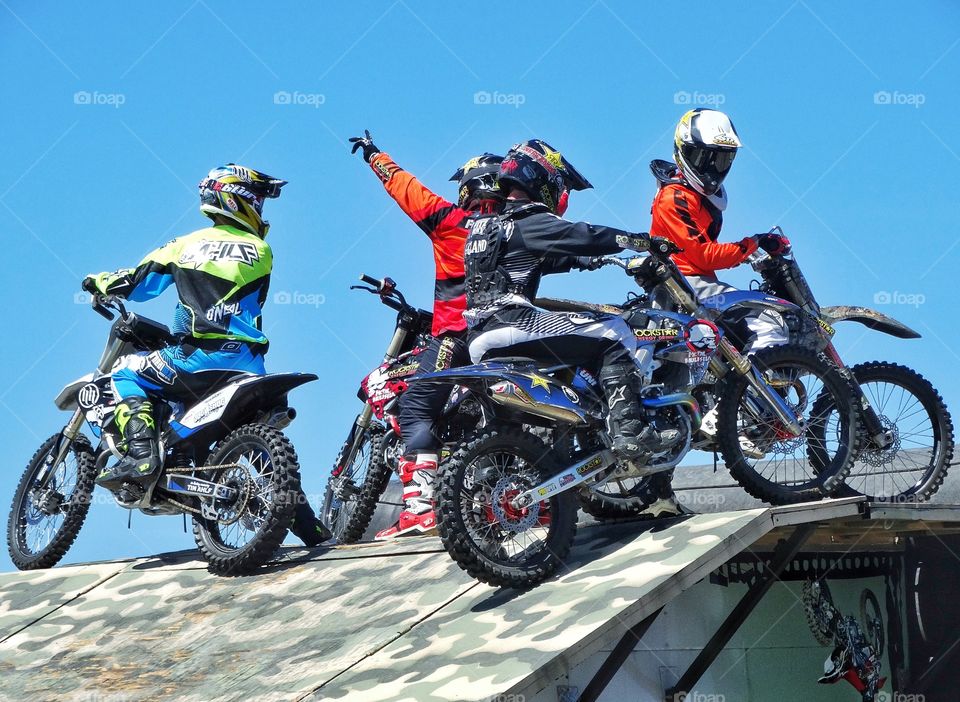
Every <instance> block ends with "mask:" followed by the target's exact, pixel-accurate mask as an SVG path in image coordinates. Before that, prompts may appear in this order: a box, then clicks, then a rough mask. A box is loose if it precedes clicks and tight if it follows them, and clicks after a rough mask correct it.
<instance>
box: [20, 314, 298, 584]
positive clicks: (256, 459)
mask: <svg viewBox="0 0 960 702" xmlns="http://www.w3.org/2000/svg"><path fill="white" fill-rule="evenodd" d="M92 307H93V310H94V311H95V312H97V313H98V314H100V315H101V316H103V317H105V318H106V319H108V320H113V319H114V317H115V313H116V315H119V316H117V318H116V321H114V322H113V324H112V325H111V328H110V335H109V337H108V341H107V344H106V347H105V349H104V351H103V354H102V356H101V358H100V363H99V364H98V365H97V369H96V371H94V372H93V373H89V374H87V375H85V376H83V377H81V378H79V379H77V380H75V381H73V382H72V383H69V384H68V385H67V386H66V387H64V388H63V390H61V392H60V394H59V395H58V396H57V398H56V401H55V402H56V405H57V407H58V408H59V409H61V410H66V411H72V412H73V414H72V416H71V417H70V420H69V421H68V422H67V424H66V426H65V427H64V428H63V429H62V430H60V431H59V432H58V433H56V434H54V435H53V436H51V437H50V438H49V439H47V440H46V441H45V442H43V444H42V445H41V446H40V448H39V449H38V450H37V452H36V453H35V454H34V455H33V458H31V459H30V462H29V464H28V465H27V468H26V470H25V471H24V473H23V477H22V478H21V479H20V483H19V485H18V486H17V490H16V493H15V495H14V497H13V504H12V506H11V509H10V517H9V520H8V523H7V543H8V546H9V551H10V558H11V559H12V560H13V562H14V564H15V565H16V566H17V568H20V569H21V570H29V569H35V568H49V567H51V566H53V565H56V564H57V563H58V562H59V561H60V559H61V558H63V556H64V555H65V554H66V553H67V551H68V550H69V548H70V546H71V545H72V544H73V542H74V539H76V537H77V534H78V533H79V532H80V528H81V527H82V526H83V522H84V519H86V516H87V512H88V510H89V508H90V501H91V495H92V493H93V489H94V479H95V478H96V476H97V475H98V473H99V472H100V471H101V470H102V469H103V468H105V467H106V465H107V463H108V462H110V461H111V460H120V459H122V458H123V457H124V455H125V452H124V447H123V440H122V438H121V433H120V430H119V428H118V427H117V424H116V421H115V417H114V412H115V409H116V405H117V401H118V400H117V398H115V397H114V394H113V390H112V387H111V377H110V376H111V371H112V369H113V368H114V364H115V363H116V362H117V361H118V359H120V358H121V357H122V356H125V355H127V354H130V353H134V352H151V351H156V350H158V349H161V348H163V347H165V346H169V345H173V344H176V343H177V342H178V340H177V339H176V338H175V337H174V336H173V335H172V334H171V333H170V331H169V329H167V327H166V326H164V325H163V324H160V323H158V322H154V321H152V320H150V319H147V318H145V317H141V316H139V315H136V314H134V313H132V312H127V310H126V309H125V307H124V304H123V302H122V300H120V299H119V298H117V297H112V296H107V297H105V296H99V295H97V296H94V297H93V298H92ZM316 379H317V376H315V375H311V374H306V373H277V374H270V375H262V376H261V375H252V374H249V373H230V372H225V373H224V374H223V375H222V376H221V377H220V378H219V379H218V381H217V383H216V384H215V385H213V386H212V387H210V388H209V390H208V391H207V393H206V394H205V396H204V397H201V398H198V399H197V401H196V402H193V403H189V404H183V403H179V402H174V401H168V400H165V399H164V398H162V397H152V398H151V399H152V400H153V403H154V420H155V421H156V424H157V428H158V434H159V437H160V439H159V452H160V456H161V457H162V461H163V463H162V466H161V469H160V472H159V474H158V477H157V479H156V481H155V482H154V483H153V484H152V485H151V486H149V487H148V488H146V489H140V488H139V487H138V486H134V485H133V484H129V488H128V489H127V490H125V491H118V494H115V495H114V499H115V500H116V502H117V504H119V505H120V506H121V507H124V508H126V509H129V510H133V509H139V510H140V511H141V512H143V513H144V514H147V515H150V516H154V515H178V514H189V515H190V517H191V518H192V520H193V535H194V538H195V540H196V543H197V547H198V548H199V549H200V553H201V554H202V555H203V557H204V558H205V559H206V560H207V562H208V564H209V567H210V570H211V571H213V572H215V573H221V574H228V573H242V572H248V571H250V570H253V569H255V568H257V567H258V566H260V565H262V564H263V563H264V562H266V561H267V560H268V559H269V558H270V557H271V556H272V555H273V554H274V553H275V551H276V549H277V547H278V546H279V545H280V544H281V543H282V541H283V538H284V536H286V533H287V529H288V527H289V526H290V524H291V521H292V519H293V514H294V510H295V508H296V501H297V499H298V496H299V494H300V469H299V465H298V463H297V454H296V452H295V451H294V448H293V445H292V444H291V443H290V440H289V439H288V438H287V437H286V436H285V435H284V434H283V432H282V431H281V429H282V428H283V427H285V426H286V425H287V424H289V423H290V421H291V420H292V419H293V418H294V417H295V416H296V412H295V410H293V409H292V408H291V407H289V405H288V403H287V393H288V392H289V391H290V390H292V389H294V388H296V387H298V386H300V385H303V384H304V383H308V382H310V381H313V380H316ZM84 424H86V425H87V427H88V428H89V431H90V433H91V434H92V435H93V436H94V438H95V440H96V444H94V443H93V442H92V441H91V440H90V439H89V438H88V437H87V436H86V435H85V434H84V433H83V432H82V429H83V427H84ZM127 485H128V484H125V486H127ZM121 495H123V496H124V497H126V498H129V499H121Z"/></svg>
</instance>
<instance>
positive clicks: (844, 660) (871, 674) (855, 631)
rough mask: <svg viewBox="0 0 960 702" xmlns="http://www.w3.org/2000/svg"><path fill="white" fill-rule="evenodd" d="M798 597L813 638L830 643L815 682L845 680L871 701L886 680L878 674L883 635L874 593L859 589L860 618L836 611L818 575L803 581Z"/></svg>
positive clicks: (864, 700) (828, 683) (823, 682)
mask: <svg viewBox="0 0 960 702" xmlns="http://www.w3.org/2000/svg"><path fill="white" fill-rule="evenodd" d="M801 600H802V602H803V608H804V612H805V613H806V616H807V625H808V626H809V627H810V631H811V633H812V634H813V636H814V638H815V639H816V640H817V642H818V643H819V644H820V645H821V646H832V647H833V648H832V651H831V653H830V656H829V657H828V658H827V661H826V663H825V664H824V674H823V676H821V677H820V679H819V680H817V682H818V683H820V684H821V685H832V684H834V683H837V682H839V681H840V680H846V681H847V682H849V683H850V684H851V685H853V687H854V689H856V691H857V692H859V693H860V694H861V697H862V699H863V702H874V701H875V700H876V699H877V692H879V691H880V690H881V689H882V688H883V685H884V683H885V682H886V678H884V677H882V676H881V674H880V672H881V669H882V667H883V666H882V663H881V656H883V646H884V642H885V639H884V631H883V615H882V613H881V612H880V603H879V602H878V601H877V596H876V595H874V594H873V592H872V591H871V590H869V589H864V590H863V591H862V592H861V593H860V621H857V619H856V617H854V616H852V615H851V616H847V617H845V616H843V615H842V614H841V613H840V610H839V609H837V607H836V605H835V604H834V603H833V596H832V595H831V594H830V587H829V586H828V585H827V581H826V580H824V579H822V578H821V579H818V580H808V581H806V582H805V583H804V584H803V588H802V590H801Z"/></svg>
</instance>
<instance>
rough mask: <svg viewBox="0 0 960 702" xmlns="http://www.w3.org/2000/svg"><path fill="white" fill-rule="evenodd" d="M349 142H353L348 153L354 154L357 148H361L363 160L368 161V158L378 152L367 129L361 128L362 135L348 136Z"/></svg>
mask: <svg viewBox="0 0 960 702" xmlns="http://www.w3.org/2000/svg"><path fill="white" fill-rule="evenodd" d="M350 143H351V144H353V148H352V149H351V150H350V153H352V154H355V153H357V151H358V150H360V149H363V160H364V161H366V162H367V163H370V159H372V158H373V157H374V156H376V155H377V154H378V153H380V149H378V148H377V145H376V144H374V143H373V138H372V137H371V136H370V130H369V129H364V130H363V136H362V137H350Z"/></svg>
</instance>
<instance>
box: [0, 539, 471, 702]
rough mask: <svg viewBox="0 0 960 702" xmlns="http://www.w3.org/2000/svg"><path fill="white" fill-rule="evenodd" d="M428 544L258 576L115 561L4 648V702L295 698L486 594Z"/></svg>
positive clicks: (351, 553) (0, 681)
mask: <svg viewBox="0 0 960 702" xmlns="http://www.w3.org/2000/svg"><path fill="white" fill-rule="evenodd" d="M415 541H417V542H420V544H418V545H415V544H408V545H405V546H403V547H401V546H400V545H390V546H388V547H386V548H378V549H377V550H379V551H380V552H381V553H380V554H378V557H376V558H372V557H367V556H368V555H372V553H370V551H371V550H372V549H369V548H366V549H364V548H358V549H350V550H346V551H340V550H336V551H328V552H327V553H324V554H322V556H321V558H318V559H316V560H311V561H309V562H290V563H287V564H282V565H281V566H280V567H279V568H278V569H276V570H275V571H274V572H269V573H266V574H263V575H259V576H256V577H249V578H216V577H213V576H211V575H209V574H208V573H207V572H206V570H204V569H202V568H197V567H194V568H191V567H190V565H191V563H189V562H184V563H179V564H176V565H171V566H164V565H162V564H159V565H158V563H157V562H156V561H149V560H147V561H135V562H133V563H123V564H114V566H115V569H117V570H119V571H120V572H118V573H116V574H115V575H113V577H112V578H110V579H109V580H106V581H105V582H104V583H103V584H102V585H101V586H100V587H97V588H95V589H93V590H91V591H89V592H87V593H86V594H85V595H83V596H82V597H78V598H76V599H75V600H73V601H72V602H70V603H69V604H67V605H66V606H63V607H61V608H60V609H57V610H56V611H53V612H51V613H50V614H48V615H47V616H46V617H44V618H42V619H40V620H39V621H37V622H36V623H34V624H33V625H32V626H30V627H29V628H28V629H26V630H24V631H21V632H20V633H18V634H15V635H14V636H12V637H10V638H9V639H7V640H6V641H4V642H3V643H0V699H4V700H7V699H18V700H52V699H58V700H70V699H78V700H80V699H104V700H107V699H111V697H110V695H114V696H115V697H114V699H118V700H119V699H123V700H124V701H125V702H134V701H139V700H151V701H153V700H163V699H169V700H196V701H197V702H207V701H209V700H244V701H246V700H253V699H256V700H292V699H295V698H297V697H298V696H300V695H301V694H302V693H304V692H309V691H310V690H312V689H315V688H317V687H319V686H320V685H322V684H323V683H324V682H326V681H327V680H329V679H330V678H332V677H334V676H335V675H337V674H338V673H340V672H342V671H343V670H345V669H346V668H348V667H349V666H350V665H352V664H354V663H355V662H356V661H358V660H361V659H362V658H363V657H364V656H365V655H367V654H369V653H371V652H373V651H375V650H376V649H378V648H379V647H382V646H383V645H385V644H387V643H389V642H390V641H391V640H392V639H394V638H395V637H397V636H398V635H399V634H401V633H402V632H405V631H406V630H408V629H409V628H410V627H412V626H413V625H414V624H416V623H417V622H418V621H419V620H421V619H423V618H424V617H427V616H429V615H430V614H431V613H432V612H434V611H435V610H436V609H437V608H439V607H442V606H443V605H444V604H445V603H447V602H448V601H449V600H450V599H451V598H455V597H457V596H459V595H461V594H463V593H465V592H466V591H468V590H469V589H470V588H472V587H475V584H474V582H473V581H472V580H470V579H469V578H467V577H466V576H465V575H463V574H461V572H460V571H459V569H458V568H457V567H456V565H455V564H454V563H453V562H452V561H450V560H449V559H448V558H446V557H445V556H442V555H441V554H439V553H437V552H436V549H437V547H439V543H438V542H437V541H436V540H428V539H417V540H415ZM424 546H429V547H432V548H429V549H425V548H423V547H424ZM424 550H428V551H432V552H428V553H422V551H424ZM404 551H407V552H411V553H404ZM417 551H421V553H416V552H417ZM118 565H119V568H116V566H118ZM192 565H194V566H196V565H199V564H196V563H195V562H194V563H193V564H192ZM66 570H68V569H63V571H57V570H54V571H50V572H49V573H47V575H51V576H55V575H56V574H58V573H59V572H65V571H66ZM70 570H76V569H70ZM28 577H31V576H22V575H12V576H8V579H9V580H10V581H16V580H17V578H24V579H26V578H28ZM74 577H75V576H74ZM424 583H426V586H424ZM8 587H9V582H8V583H7V585H6V586H5V587H3V588H2V589H0V601H5V600H6V595H7V591H8ZM24 587H26V585H24ZM72 588H73V586H71V589H72ZM18 597H20V596H19V595H18ZM23 600H24V598H23V597H20V602H21V606H25V605H24V602H23ZM42 600H43V601H44V602H46V600H47V598H46V597H42ZM34 618H36V617H34ZM94 693H96V694H98V695H100V697H96V696H91V695H94Z"/></svg>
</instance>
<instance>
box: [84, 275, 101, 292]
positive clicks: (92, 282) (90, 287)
mask: <svg viewBox="0 0 960 702" xmlns="http://www.w3.org/2000/svg"><path fill="white" fill-rule="evenodd" d="M80 287H81V288H83V289H84V290H85V291H87V292H88V293H90V294H91V295H99V294H100V291H99V290H97V281H96V279H95V278H94V277H93V276H92V275H88V276H87V277H86V278H84V279H83V282H82V283H80Z"/></svg>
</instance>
